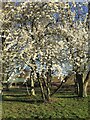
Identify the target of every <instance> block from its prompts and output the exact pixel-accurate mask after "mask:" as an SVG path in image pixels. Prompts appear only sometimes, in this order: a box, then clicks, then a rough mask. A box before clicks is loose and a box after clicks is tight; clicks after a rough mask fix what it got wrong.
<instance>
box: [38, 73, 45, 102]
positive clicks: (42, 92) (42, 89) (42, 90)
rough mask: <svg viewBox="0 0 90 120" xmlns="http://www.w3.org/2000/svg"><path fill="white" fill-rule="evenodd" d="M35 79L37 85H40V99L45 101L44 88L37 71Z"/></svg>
mask: <svg viewBox="0 0 90 120" xmlns="http://www.w3.org/2000/svg"><path fill="white" fill-rule="evenodd" d="M37 79H38V82H39V85H40V90H41V94H42V99H43V100H44V101H45V94H44V88H43V85H42V82H41V80H40V77H39V73H37Z"/></svg>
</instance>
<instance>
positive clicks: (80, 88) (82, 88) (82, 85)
mask: <svg viewBox="0 0 90 120" xmlns="http://www.w3.org/2000/svg"><path fill="white" fill-rule="evenodd" d="M85 74H86V77H84V74H79V73H76V81H77V93H78V96H79V97H87V86H88V81H89V79H90V71H89V72H88V73H85Z"/></svg>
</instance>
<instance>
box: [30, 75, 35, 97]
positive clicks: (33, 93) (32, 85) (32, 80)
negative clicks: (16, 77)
mask: <svg viewBox="0 0 90 120" xmlns="http://www.w3.org/2000/svg"><path fill="white" fill-rule="evenodd" d="M31 95H33V96H35V90H34V74H32V76H31Z"/></svg>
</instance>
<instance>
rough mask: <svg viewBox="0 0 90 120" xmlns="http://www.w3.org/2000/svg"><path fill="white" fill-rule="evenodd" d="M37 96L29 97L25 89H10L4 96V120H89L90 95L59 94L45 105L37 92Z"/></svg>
mask: <svg viewBox="0 0 90 120" xmlns="http://www.w3.org/2000/svg"><path fill="white" fill-rule="evenodd" d="M37 91H38V92H37V94H36V95H37V96H36V97H32V96H27V94H26V91H25V89H10V91H9V92H5V93H4V95H3V103H2V107H3V110H2V116H3V120H26V119H28V120H32V119H34V118H35V119H52V120H53V119H54V118H59V119H61V120H62V119H70V118H72V119H75V120H78V119H80V118H82V119H85V120H87V119H89V117H90V116H89V105H90V95H88V98H78V97H77V95H76V94H74V93H73V92H60V91H59V92H58V93H56V94H55V95H54V96H52V97H51V100H50V102H46V103H44V102H43V101H42V99H41V96H40V91H39V90H37Z"/></svg>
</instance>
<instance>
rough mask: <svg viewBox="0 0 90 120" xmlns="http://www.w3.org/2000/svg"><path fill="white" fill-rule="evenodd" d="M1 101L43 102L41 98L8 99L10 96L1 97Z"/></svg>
mask: <svg viewBox="0 0 90 120" xmlns="http://www.w3.org/2000/svg"><path fill="white" fill-rule="evenodd" d="M2 101H9V102H24V103H30V104H33V103H43V102H44V101H43V100H40V99H38V100H35V99H29V100H27V99H10V98H3V99H2Z"/></svg>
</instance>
